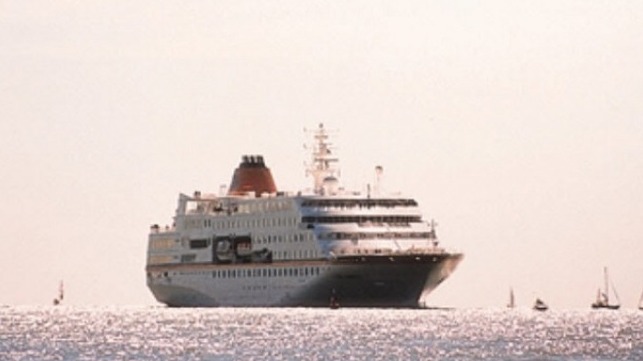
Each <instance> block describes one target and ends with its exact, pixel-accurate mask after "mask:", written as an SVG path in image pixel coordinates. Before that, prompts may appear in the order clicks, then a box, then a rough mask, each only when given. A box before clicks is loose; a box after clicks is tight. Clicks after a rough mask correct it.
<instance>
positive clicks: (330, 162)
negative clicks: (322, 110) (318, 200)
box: [306, 123, 339, 195]
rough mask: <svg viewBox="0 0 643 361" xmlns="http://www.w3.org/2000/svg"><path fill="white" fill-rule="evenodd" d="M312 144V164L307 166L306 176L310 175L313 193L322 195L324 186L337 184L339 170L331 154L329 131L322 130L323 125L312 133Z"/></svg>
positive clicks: (336, 160)
mask: <svg viewBox="0 0 643 361" xmlns="http://www.w3.org/2000/svg"><path fill="white" fill-rule="evenodd" d="M312 133H313V139H314V143H313V145H312V162H311V163H310V164H307V168H306V176H308V175H312V176H313V181H314V188H313V191H314V193H315V194H319V195H322V194H324V193H325V192H324V189H325V188H324V186H325V184H328V183H337V177H336V175H337V176H338V175H339V169H338V168H337V167H336V163H337V162H338V161H339V159H338V158H337V157H335V156H334V155H333V154H332V151H331V150H332V149H333V147H332V143H331V142H329V141H328V138H329V131H328V130H327V129H326V128H324V124H323V123H319V127H318V128H317V129H315V130H313V131H312Z"/></svg>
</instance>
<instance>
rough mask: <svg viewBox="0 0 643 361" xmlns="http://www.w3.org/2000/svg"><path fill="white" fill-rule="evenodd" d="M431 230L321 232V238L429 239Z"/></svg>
mask: <svg viewBox="0 0 643 361" xmlns="http://www.w3.org/2000/svg"><path fill="white" fill-rule="evenodd" d="M432 235H433V233H431V232H408V233H391V232H388V233H322V234H321V235H320V238H322V239H329V240H333V239H337V240H362V239H429V238H432Z"/></svg>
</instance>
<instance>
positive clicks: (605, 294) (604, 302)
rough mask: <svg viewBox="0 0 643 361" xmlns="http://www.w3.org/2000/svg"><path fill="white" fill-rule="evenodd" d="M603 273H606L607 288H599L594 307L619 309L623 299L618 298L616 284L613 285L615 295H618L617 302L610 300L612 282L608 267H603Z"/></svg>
mask: <svg viewBox="0 0 643 361" xmlns="http://www.w3.org/2000/svg"><path fill="white" fill-rule="evenodd" d="M603 273H604V274H605V288H604V289H603V290H601V289H600V288H599V289H598V293H597V295H596V301H594V303H592V308H594V309H607V310H618V309H619V308H621V301H620V300H619V298H618V294H617V293H616V289H615V288H614V285H612V291H613V292H614V296H615V297H616V304H610V300H609V293H610V287H609V286H610V282H609V276H608V275H607V267H605V268H604V269H603Z"/></svg>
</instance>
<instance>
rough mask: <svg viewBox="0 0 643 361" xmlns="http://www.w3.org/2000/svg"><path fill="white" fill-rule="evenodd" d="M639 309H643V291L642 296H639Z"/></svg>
mask: <svg viewBox="0 0 643 361" xmlns="http://www.w3.org/2000/svg"><path fill="white" fill-rule="evenodd" d="M639 310H641V311H643V292H641V297H640V298H639Z"/></svg>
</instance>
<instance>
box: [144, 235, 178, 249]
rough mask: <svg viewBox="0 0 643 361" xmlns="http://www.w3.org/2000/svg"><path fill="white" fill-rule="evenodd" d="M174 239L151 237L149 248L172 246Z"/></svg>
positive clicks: (167, 247)
mask: <svg viewBox="0 0 643 361" xmlns="http://www.w3.org/2000/svg"><path fill="white" fill-rule="evenodd" d="M175 243H176V240H175V239H173V238H163V239H151V240H150V249H169V248H172V247H174V245H175Z"/></svg>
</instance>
